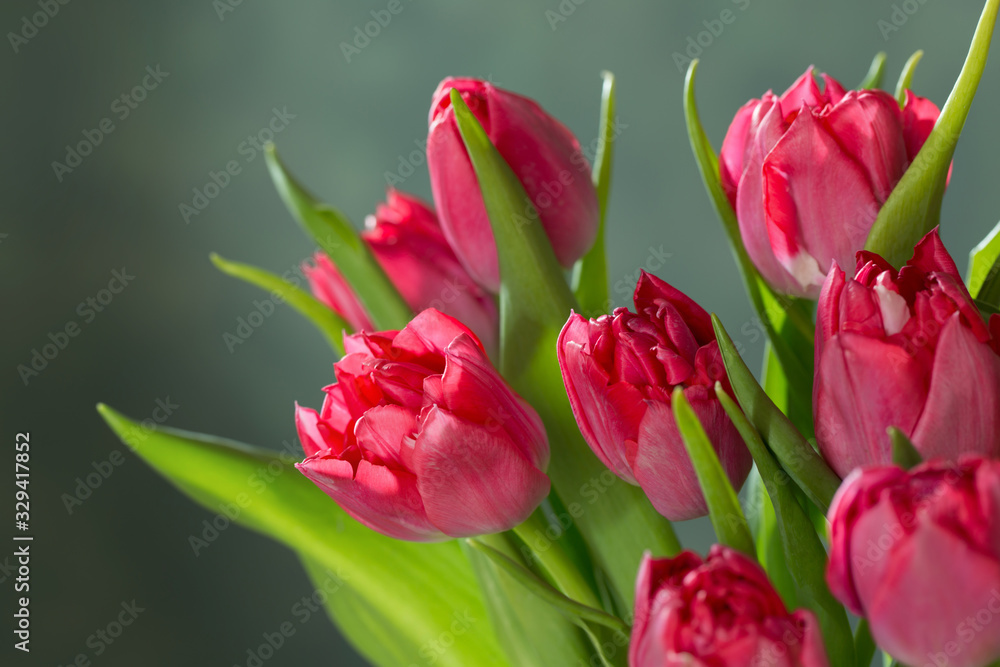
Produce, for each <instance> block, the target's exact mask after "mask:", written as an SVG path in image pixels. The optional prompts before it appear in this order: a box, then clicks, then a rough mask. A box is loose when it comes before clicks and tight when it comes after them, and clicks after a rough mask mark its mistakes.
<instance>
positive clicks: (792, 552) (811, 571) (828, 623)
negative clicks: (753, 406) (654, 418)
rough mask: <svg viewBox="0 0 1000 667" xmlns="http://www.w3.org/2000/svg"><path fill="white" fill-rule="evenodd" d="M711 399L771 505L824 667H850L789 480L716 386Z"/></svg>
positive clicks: (844, 636)
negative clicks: (815, 627)
mask: <svg viewBox="0 0 1000 667" xmlns="http://www.w3.org/2000/svg"><path fill="white" fill-rule="evenodd" d="M715 395H716V396H717V397H718V399H719V402H720V403H721V404H722V407H723V409H724V410H725V411H726V414H728V415H729V418H730V420H732V422H733V425H734V426H735V427H736V430H737V431H739V433H740V435H741V436H742V437H743V441H744V442H746V444H747V447H748V448H749V449H750V454H751V455H752V456H753V460H754V463H756V464H757V469H758V470H759V471H760V476H761V479H762V480H763V481H764V487H765V488H766V490H767V493H768V495H769V496H770V498H771V502H772V503H773V504H774V514H775V517H776V519H777V525H778V530H779V532H780V534H781V543H782V546H783V548H784V553H785V563H786V564H787V566H788V571H789V572H790V573H791V575H792V578H793V579H794V580H795V585H796V588H797V592H798V598H799V600H800V601H801V603H802V604H803V605H804V606H805V607H807V608H809V609H811V610H812V611H813V613H815V614H816V619H817V620H818V621H819V624H820V628H821V629H822V631H823V638H824V640H825V641H824V644H825V645H826V650H827V653H828V655H829V658H830V664H831V665H853V664H854V639H853V637H852V635H851V625H850V623H849V622H848V620H847V612H846V611H845V610H844V607H843V606H842V605H841V604H840V603H839V602H837V600H836V599H835V598H834V597H833V594H831V593H830V589H829V588H827V586H826V579H825V572H826V561H827V555H826V550H825V549H824V548H823V543H822V542H821V541H820V539H819V536H817V535H816V531H815V530H813V526H812V523H811V522H810V520H809V516H808V515H807V514H806V513H805V511H804V510H803V509H802V507H801V506H800V505H799V502H798V500H796V498H795V492H794V490H793V489H792V488H791V486H792V485H791V484H790V481H791V480H790V478H789V476H788V475H787V474H786V473H785V471H784V470H782V469H781V466H779V465H778V462H777V461H776V460H775V458H774V456H773V455H772V454H771V452H770V450H769V449H768V448H767V446H766V445H765V444H764V441H763V440H761V438H760V434H759V433H758V432H757V430H756V429H755V428H754V427H753V426H752V425H751V424H750V422H749V421H747V418H746V416H745V415H744V414H743V411H742V410H740V408H739V406H737V405H736V403H735V402H734V401H733V399H731V398H730V397H729V394H727V393H726V391H725V389H723V387H722V384H721V383H718V382H717V383H716V384H715Z"/></svg>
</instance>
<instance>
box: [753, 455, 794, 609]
mask: <svg viewBox="0 0 1000 667" xmlns="http://www.w3.org/2000/svg"><path fill="white" fill-rule="evenodd" d="M745 488H746V489H747V494H748V498H749V499H751V501H752V504H751V505H750V506H749V507H748V508H747V510H746V515H747V523H748V524H749V526H750V532H751V533H752V534H753V538H754V542H755V543H756V545H757V561H758V562H760V564H761V565H762V566H763V567H764V569H765V570H766V571H767V576H768V578H770V580H771V583H772V584H774V589H775V590H776V591H778V594H779V595H781V599H782V600H783V601H784V602H785V606H786V607H788V608H789V609H797V608H798V607H799V597H798V593H797V592H796V590H795V580H794V579H792V575H791V573H789V571H788V564H787V563H786V562H785V550H784V548H783V547H782V544H781V534H780V533H779V531H778V520H777V518H776V517H775V515H774V504H773V503H772V502H771V498H770V496H768V495H767V489H765V488H764V481H763V480H762V479H761V478H760V472H759V471H758V470H757V466H754V468H753V470H751V471H750V477H749V479H747V483H746V487H745Z"/></svg>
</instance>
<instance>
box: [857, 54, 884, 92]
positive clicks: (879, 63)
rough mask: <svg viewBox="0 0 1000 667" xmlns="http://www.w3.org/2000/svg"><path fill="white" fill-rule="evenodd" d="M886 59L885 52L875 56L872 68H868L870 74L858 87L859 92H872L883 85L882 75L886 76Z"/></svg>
mask: <svg viewBox="0 0 1000 667" xmlns="http://www.w3.org/2000/svg"><path fill="white" fill-rule="evenodd" d="M885 59H886V55H885V51H879V52H878V53H876V54H875V58H874V59H873V60H872V64H871V67H869V68H868V74H866V75H865V78H864V81H862V82H861V84H860V85H859V86H858V90H871V89H873V88H878V87H879V86H881V85H882V75H883V74H885Z"/></svg>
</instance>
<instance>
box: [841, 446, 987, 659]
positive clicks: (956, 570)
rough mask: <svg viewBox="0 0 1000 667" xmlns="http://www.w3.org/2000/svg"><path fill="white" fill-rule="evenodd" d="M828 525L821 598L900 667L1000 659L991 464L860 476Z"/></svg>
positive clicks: (967, 462) (848, 485)
mask: <svg viewBox="0 0 1000 667" xmlns="http://www.w3.org/2000/svg"><path fill="white" fill-rule="evenodd" d="M992 437H993V438H994V439H996V435H995V434H993V435H992ZM829 520H830V562H829V565H828V567H827V577H826V578H827V582H828V583H829V586H830V590H831V591H832V592H833V594H834V595H835V596H836V597H837V598H838V599H839V600H840V601H841V602H843V603H844V604H845V605H847V607H848V608H849V609H851V611H853V612H854V613H855V614H858V615H861V616H864V617H865V618H867V619H868V624H869V626H870V628H871V633H872V636H873V637H874V638H875V640H876V641H877V642H878V644H879V646H881V647H883V648H884V649H885V650H886V651H887V652H888V653H889V654H891V655H892V656H893V657H894V658H896V659H897V660H899V661H901V662H904V663H906V664H907V665H947V666H948V667H985V665H987V664H992V662H993V661H994V660H997V659H1000V462H998V461H995V460H989V459H984V458H981V457H977V456H967V457H963V458H961V459H960V460H959V461H958V462H954V463H945V462H942V461H939V460H938V461H930V462H928V463H924V464H921V465H919V466H917V467H916V468H914V469H913V470H911V471H909V472H907V471H904V470H903V469H902V468H898V467H896V466H871V467H867V468H859V469H858V470H855V471H854V472H853V473H851V474H850V476H848V478H847V479H845V480H844V483H843V485H841V487H840V489H839V490H838V491H837V495H836V496H835V497H834V499H833V503H832V505H831V506H830V512H829Z"/></svg>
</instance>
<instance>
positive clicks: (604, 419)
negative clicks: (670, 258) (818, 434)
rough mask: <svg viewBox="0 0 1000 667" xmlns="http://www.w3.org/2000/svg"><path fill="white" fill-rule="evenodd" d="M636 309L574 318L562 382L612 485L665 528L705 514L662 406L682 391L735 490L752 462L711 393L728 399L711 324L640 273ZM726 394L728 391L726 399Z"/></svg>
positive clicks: (562, 348) (563, 348)
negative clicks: (636, 492)
mask: <svg viewBox="0 0 1000 667" xmlns="http://www.w3.org/2000/svg"><path fill="white" fill-rule="evenodd" d="M634 301H635V310H636V312H634V313H633V312H630V311H629V310H628V309H626V308H617V309H615V311H614V313H612V314H611V315H602V316H601V317H599V318H597V319H596V320H587V319H586V318H584V317H582V316H580V315H577V314H574V315H572V316H571V317H570V318H569V321H567V322H566V325H565V326H564V327H563V330H562V333H561V334H560V335H559V342H558V348H557V351H558V356H559V367H560V368H561V370H562V375H563V383H564V384H565V385H566V392H567V393H568V394H569V401H570V405H571V406H572V408H573V414H574V415H575V416H576V421H577V424H578V425H579V426H580V431H581V432H582V433H583V437H584V439H585V440H586V441H587V444H588V445H590V448H591V449H592V450H593V451H594V453H595V454H596V455H597V457H598V458H599V459H601V462H602V463H604V465H606V466H607V467H608V468H610V469H611V471H612V472H614V473H615V474H616V475H618V477H620V478H621V479H623V480H625V481H626V482H628V483H630V484H636V485H638V486H641V487H642V489H643V491H645V492H646V495H647V496H649V499H650V501H651V502H652V503H653V507H655V508H656V509H657V511H659V512H660V514H662V515H663V516H665V517H667V518H668V519H670V520H673V521H680V520H684V519H692V518H695V517H698V516H703V515H705V514H706V513H707V512H708V507H707V505H706V504H705V497H704V495H703V494H702V491H701V488H700V486H699V484H698V479H697V476H696V475H695V472H694V467H693V466H692V464H691V459H690V458H689V457H688V454H687V450H686V448H685V446H684V442H683V440H682V439H681V435H680V431H678V429H677V423H676V421H675V420H674V415H673V411H672V409H671V407H670V404H671V393H672V391H673V389H674V387H678V386H679V387H683V389H684V396H685V398H687V400H688V402H690V404H691V407H692V408H693V409H694V411H695V414H697V415H698V419H699V420H700V421H701V423H702V425H703V426H704V427H705V431H706V432H707V433H708V436H709V438H710V439H711V441H712V444H713V445H714V446H715V449H716V452H717V454H718V456H719V460H720V462H721V463H722V467H723V469H724V470H725V471H726V473H727V474H728V476H729V479H730V480H731V481H732V482H733V485H734V486H735V487H736V488H739V487H740V486H742V484H743V481H744V480H745V479H746V477H747V474H748V473H749V472H750V466H751V464H752V460H751V457H750V453H749V451H748V450H747V448H746V445H745V444H744V443H743V440H742V438H740V435H739V433H738V432H737V431H736V428H735V427H734V426H733V424H732V422H731V421H729V417H728V416H727V415H726V413H725V411H724V410H723V408H722V405H720V403H719V400H718V398H717V397H716V395H715V390H714V386H715V382H716V381H719V382H722V383H723V385H724V386H725V387H726V388H727V391H729V380H728V378H727V377H726V372H725V367H724V365H723V363H722V357H721V354H720V352H719V346H718V343H716V341H715V334H714V333H713V331H712V321H711V319H710V318H709V316H708V313H706V312H705V311H704V310H703V309H702V308H701V306H699V305H698V304H696V303H695V302H694V301H692V300H691V299H690V298H688V297H687V296H686V295H685V294H683V293H682V292H680V291H679V290H677V289H675V288H673V287H671V286H670V285H668V284H667V283H665V282H663V281H662V280H660V279H659V278H657V277H656V276H653V275H650V274H648V273H646V272H643V273H642V275H641V277H640V278H639V283H638V284H637V285H636V289H635V296H634ZM730 393H731V392H730Z"/></svg>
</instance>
